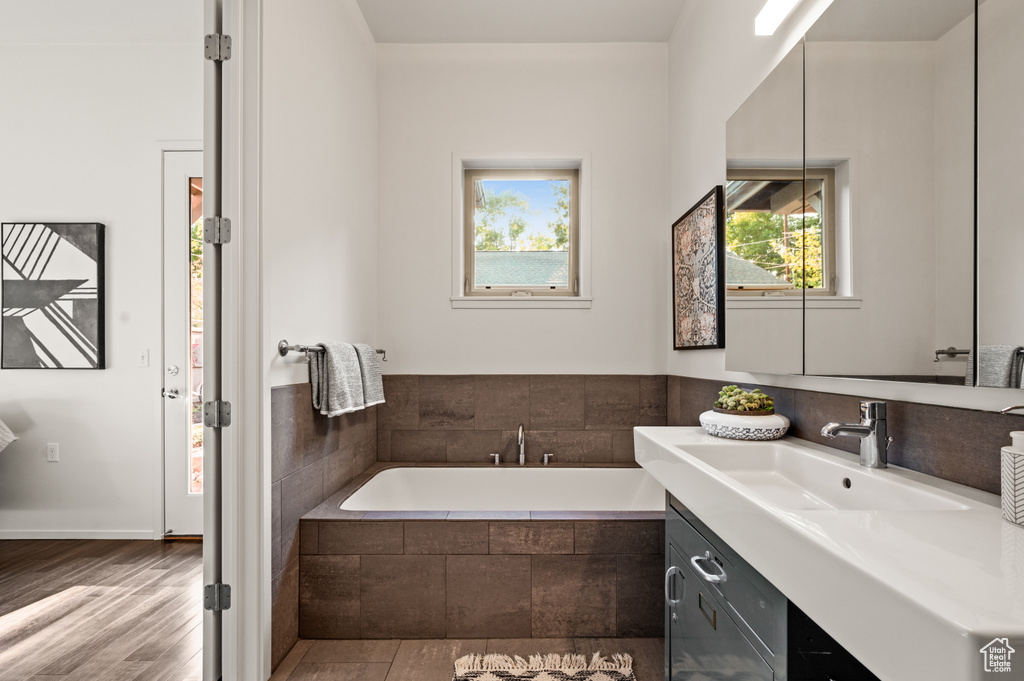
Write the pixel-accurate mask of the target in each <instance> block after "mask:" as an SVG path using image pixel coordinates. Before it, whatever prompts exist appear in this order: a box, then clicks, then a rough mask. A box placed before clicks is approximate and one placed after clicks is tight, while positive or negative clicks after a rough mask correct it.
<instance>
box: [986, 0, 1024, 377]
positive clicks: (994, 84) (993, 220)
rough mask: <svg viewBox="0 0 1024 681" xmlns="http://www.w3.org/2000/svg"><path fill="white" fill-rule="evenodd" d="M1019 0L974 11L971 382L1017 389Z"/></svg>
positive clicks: (1021, 136)
mask: <svg viewBox="0 0 1024 681" xmlns="http://www.w3.org/2000/svg"><path fill="white" fill-rule="evenodd" d="M1022 110H1024V0H984V2H982V3H981V6H980V8H979V10H978V347H979V353H978V364H979V367H978V379H979V384H980V385H983V386H984V385H994V386H1002V387H1016V388H1019V387H1020V371H1021V370H1020V361H1021V358H1022V355H1021V354H1020V353H1019V352H1018V348H1019V347H1020V346H1024V303H1022V299H1024V258H1022V255H1024V224H1022V222H1024V221H1022V218H1021V212H1020V211H1019V210H1018V209H1017V207H1016V206H1015V205H1014V204H1013V203H1012V202H1011V203H1007V201H1006V199H1007V198H1008V197H1009V196H1013V195H1016V193H1017V192H1018V191H1020V187H1022V186H1024V162H1022V159H1024V120H1022V119H1021V111H1022Z"/></svg>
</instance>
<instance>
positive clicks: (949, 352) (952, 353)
mask: <svg viewBox="0 0 1024 681" xmlns="http://www.w3.org/2000/svg"><path fill="white" fill-rule="evenodd" d="M969 354H971V351H970V350H960V349H959V348H955V347H953V346H952V345H950V346H949V347H948V348H946V349H945V350H936V351H935V361H936V362H938V361H939V355H945V356H946V357H956V356H957V355H969Z"/></svg>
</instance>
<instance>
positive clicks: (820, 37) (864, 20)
mask: <svg viewBox="0 0 1024 681" xmlns="http://www.w3.org/2000/svg"><path fill="white" fill-rule="evenodd" d="M973 13H974V0H900V2H892V0H856V1H854V2H851V1H850V0H846V1H845V2H835V3H833V4H832V5H831V6H830V7H829V8H828V9H827V10H825V13H824V14H822V15H821V18H819V19H818V21H817V22H815V24H814V26H812V27H811V30H809V31H808V32H807V40H808V41H811V42H844V41H871V42H892V41H922V40H929V41H930V40H938V39H939V38H941V37H942V36H944V35H945V34H946V33H948V32H949V30H950V29H952V28H953V27H954V26H956V25H957V24H959V23H960V22H961V21H963V20H964V19H966V18H967V17H969V16H970V15H971V14H973Z"/></svg>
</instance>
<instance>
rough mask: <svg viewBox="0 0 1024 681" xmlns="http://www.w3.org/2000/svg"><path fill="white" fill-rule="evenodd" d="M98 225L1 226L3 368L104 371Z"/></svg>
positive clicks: (0, 352)
mask: <svg viewBox="0 0 1024 681" xmlns="http://www.w3.org/2000/svg"><path fill="white" fill-rule="evenodd" d="M103 229H104V228H103V225H101V224H99V223H96V222H89V223H43V222H5V223H2V225H0V244H2V250H3V263H2V265H0V279H2V286H3V288H2V293H0V299H2V306H3V319H2V322H0V323H2V329H0V368H3V369H103V368H105V362H104V352H103V351H104V347H103V346H104V342H103V261H104V258H103V253H104V243H103Z"/></svg>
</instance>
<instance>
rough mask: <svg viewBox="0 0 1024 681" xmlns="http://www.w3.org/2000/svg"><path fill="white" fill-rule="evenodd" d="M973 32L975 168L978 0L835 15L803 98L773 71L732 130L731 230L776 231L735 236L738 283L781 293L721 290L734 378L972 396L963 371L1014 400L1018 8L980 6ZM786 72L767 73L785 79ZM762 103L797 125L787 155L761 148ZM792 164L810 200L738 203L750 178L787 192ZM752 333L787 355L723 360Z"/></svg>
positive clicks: (806, 67)
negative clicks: (961, 389) (743, 276)
mask: <svg viewBox="0 0 1024 681" xmlns="http://www.w3.org/2000/svg"><path fill="white" fill-rule="evenodd" d="M979 32H980V37H979V40H978V45H979V49H978V58H977V64H978V69H979V73H978V81H977V82H978V85H979V98H978V101H977V103H978V126H977V131H978V146H977V152H978V163H977V166H976V164H975V134H976V127H975V94H974V88H975V1H974V0H835V2H834V3H833V4H832V5H831V6H830V7H829V8H828V9H827V10H826V11H825V12H824V13H823V14H822V16H821V17H820V18H819V20H818V21H817V22H816V23H815V25H814V26H813V27H812V28H811V29H810V30H809V31H808V33H807V35H806V37H805V41H804V43H803V44H802V46H798V48H796V50H797V53H800V50H802V53H801V54H802V57H803V68H802V70H801V74H800V75H801V78H800V83H801V85H802V88H803V93H804V94H803V97H800V98H794V96H793V94H792V90H789V91H784V90H783V89H782V88H780V87H777V84H778V83H780V82H782V81H783V80H784V79H783V78H779V77H776V73H775V72H773V73H772V75H771V76H769V78H768V79H766V80H765V82H764V83H763V84H762V87H761V88H759V91H758V92H755V93H754V95H752V96H751V98H750V99H748V100H747V101H746V102H745V103H744V104H743V106H742V107H741V108H740V109H739V110H738V111H737V112H736V114H735V115H734V116H733V117H732V118H731V119H730V120H729V123H728V128H727V136H728V159H727V160H728V168H729V184H728V186H729V187H730V189H731V190H732V191H731V192H729V193H730V194H731V196H732V197H734V199H735V200H734V201H732V202H729V201H727V204H728V206H727V207H728V210H729V212H730V219H729V225H730V226H733V225H737V224H745V223H750V222H751V221H752V220H753V221H754V222H757V221H758V220H760V222H762V223H765V224H767V223H768V222H774V223H778V224H781V225H782V227H781V229H777V230H776V233H773V234H764V235H761V236H758V235H757V234H756V230H753V229H747V231H746V232H743V231H742V230H739V231H735V232H734V233H732V234H730V239H729V245H730V251H731V253H730V256H731V257H730V261H733V262H735V261H736V260H740V261H741V263H740V264H739V265H737V266H736V267H734V268H733V269H734V270H735V271H736V272H739V271H741V270H750V271H752V269H751V268H752V267H753V268H758V269H760V270H763V271H765V272H766V273H770V274H771V275H772V276H774V277H775V278H776V279H778V280H780V281H773V280H771V279H769V278H768V277H758V276H756V273H754V274H750V275H748V277H747V278H748V279H749V280H750V282H749V283H748V284H747V285H745V286H743V287H738V286H733V287H731V288H730V292H729V293H730V296H729V301H728V305H727V323H728V324H729V326H730V329H729V339H730V341H729V345H728V346H727V350H726V353H727V362H726V366H727V368H730V369H736V370H745V371H753V372H764V373H795V374H805V375H818V376H840V377H855V378H865V379H875V380H897V381H915V382H929V383H948V384H956V385H964V384H965V383H966V384H970V383H971V379H970V374H971V373H972V372H973V371H975V369H969V365H971V366H972V367H973V366H977V368H976V371H977V375H978V379H979V381H980V384H981V385H994V386H1006V387H1019V383H1016V384H1015V381H1019V378H1016V377H1017V376H1019V369H1014V362H1015V361H1017V362H1019V360H1020V358H1021V357H1022V355H1021V354H1020V353H1017V352H1015V348H1016V347H1017V346H1021V345H1024V317H1022V315H1021V312H1020V311H1021V309H1024V306H1022V304H1021V301H1022V300H1024V286H1022V284H1024V266H1021V264H1020V255H1019V254H1020V253H1022V252H1024V250H1022V248H1024V226H1022V225H1021V224H1020V223H1021V220H1019V219H1015V218H1014V217H1013V216H1012V211H1007V210H1005V208H1004V206H1005V205H1006V204H1005V201H1002V200H1001V199H1002V198H1003V197H1005V196H1006V195H1007V194H1006V192H1007V191H1008V188H1009V187H1013V186H1016V185H1015V184H1014V181H1015V179H1017V178H1021V179H1024V177H1022V176H1024V166H1022V164H1021V163H1020V161H1019V157H1020V155H1021V152H1024V133H1022V131H1021V128H1022V126H1020V125H1019V121H1017V122H1016V123H1015V122H1014V118H1015V117H1019V111H1020V110H1021V105H1022V104H1024V102H1022V99H1024V96H1022V92H1024V88H1022V85H1024V82H1022V81H1024V0H984V1H983V2H982V3H981V5H980V10H979ZM791 56H792V55H791ZM788 59H789V58H787V60H788ZM787 60H783V62H782V63H781V64H780V65H779V67H778V68H777V69H776V71H780V69H781V73H783V74H788V75H787V76H786V78H787V79H789V80H793V76H792V70H793V67H792V65H791V64H787ZM762 89H768V90H771V91H772V94H771V95H770V96H771V97H777V98H778V101H779V102H787V103H789V104H790V107H791V111H792V112H793V118H794V120H796V121H797V122H798V123H800V124H801V125H802V126H803V138H802V139H801V140H798V141H797V142H796V146H795V147H794V148H791V149H788V150H787V151H786V152H785V153H776V151H772V153H761V152H762V151H763V149H759V148H758V145H759V144H760V145H764V142H763V141H760V142H759V141H758V135H765V134H767V132H766V131H765V130H764V129H763V126H762V129H761V130H758V125H759V121H762V118H763V117H759V116H758V111H757V110H758V108H759V107H761V106H763V100H765V99H767V98H769V95H768V94H767V93H766V92H761V90H762ZM797 102H799V103H800V104H802V107H801V106H799V105H798V104H797ZM778 106H779V105H778V104H776V105H775V108H773V109H769V111H770V113H769V118H771V116H773V115H774V111H776V110H777V108H778ZM801 114H802V116H801ZM795 155H796V156H802V157H803V161H804V162H803V166H802V171H803V173H802V174H803V176H802V177H796V176H793V175H791V177H794V178H795V179H794V180H793V181H794V182H798V183H801V184H802V186H803V187H802V188H803V201H799V202H790V203H787V202H785V201H782V200H779V201H775V202H774V203H773V202H764V201H762V202H761V205H758V204H757V202H756V201H753V202H752V201H749V200H745V194H744V191H743V190H744V188H750V187H752V186H753V185H750V184H749V182H751V181H752V180H751V179H748V178H747V177H744V173H747V174H748V175H749V174H751V173H750V172H749V170H746V169H749V168H751V167H754V166H757V168H756V170H757V173H760V174H761V175H760V176H761V177H762V178H770V179H771V182H772V184H771V185H768V187H775V188H776V189H777V190H778V191H783V190H782V189H779V188H780V187H781V186H782V185H780V184H777V183H778V182H781V181H782V179H781V178H782V177H784V176H785V174H786V173H787V172H788V173H792V164H791V163H790V162H789V159H791V158H792V157H793V156H795ZM752 161H756V162H752ZM976 170H977V174H978V178H979V182H978V190H979V194H978V197H977V202H976V197H975V172H976ZM776 171H777V172H778V174H779V176H780V177H779V178H771V173H772V172H776ZM1010 191H1011V192H1012V190H1010ZM975 206H977V207H978V215H977V218H978V229H977V236H978V242H979V250H978V265H979V266H978V274H977V276H976V273H975V260H974V253H975V246H974V240H975V234H976V231H975ZM757 210H761V211H762V213H761V215H760V216H758V215H757V213H756V211H757ZM751 216H755V218H756V219H755V218H752V217H751ZM758 240H761V241H763V242H764V244H762V246H761V249H762V250H761V251H756V249H751V248H745V247H744V242H745V241H747V242H756V241H758ZM765 249H767V250H765ZM801 268H802V270H801ZM755 279H759V281H760V282H761V283H760V285H759V283H758V281H755ZM975 292H977V310H978V314H977V317H975ZM975 319H977V321H978V324H977V333H978V337H979V340H978V343H979V345H978V347H979V348H980V350H979V352H978V353H977V355H978V358H977V360H978V361H977V362H975V357H974V356H973V355H969V354H968V353H969V351H970V350H971V348H973V347H974V345H975V342H976V341H975V337H974V336H975ZM737 327H739V328H738V329H737ZM794 328H799V330H800V332H802V337H803V342H802V343H794V342H793V340H792V335H793V329H794ZM753 329H760V333H759V334H757V335H758V336H762V337H763V335H764V334H775V333H778V332H779V330H780V329H781V330H782V332H781V333H782V336H783V337H785V338H786V339H787V342H786V343H785V350H786V351H785V353H783V354H782V355H776V356H774V357H769V356H767V355H768V354H769V353H770V352H771V351H772V350H775V348H771V347H769V351H768V352H764V351H763V346H761V347H762V349H759V348H758V346H757V345H756V344H747V347H744V344H743V343H742V342H741V343H737V344H734V343H733V340H734V339H736V338H737V336H738V335H739V336H740V337H741V338H743V337H744V336H746V335H749V332H751V331H752V330H753ZM947 349H949V352H945V351H946V350H947ZM938 350H942V351H943V352H937V351H938ZM1018 366H1019V364H1018Z"/></svg>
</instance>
